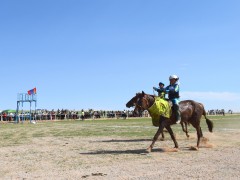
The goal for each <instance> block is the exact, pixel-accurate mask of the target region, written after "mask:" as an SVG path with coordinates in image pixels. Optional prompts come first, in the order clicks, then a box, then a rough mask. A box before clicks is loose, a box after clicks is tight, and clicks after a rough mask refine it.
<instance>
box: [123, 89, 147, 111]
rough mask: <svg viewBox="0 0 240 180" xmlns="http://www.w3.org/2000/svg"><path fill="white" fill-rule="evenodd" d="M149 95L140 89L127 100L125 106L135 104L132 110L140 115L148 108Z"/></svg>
mask: <svg viewBox="0 0 240 180" xmlns="http://www.w3.org/2000/svg"><path fill="white" fill-rule="evenodd" d="M149 97H150V95H147V94H145V92H144V91H142V92H141V93H137V94H136V96H134V97H133V98H132V99H131V100H130V101H128V103H127V104H126V106H127V107H128V108H130V107H133V106H135V108H134V111H133V112H134V113H135V114H137V115H140V114H141V113H142V112H143V111H144V110H147V109H148V108H149Z"/></svg>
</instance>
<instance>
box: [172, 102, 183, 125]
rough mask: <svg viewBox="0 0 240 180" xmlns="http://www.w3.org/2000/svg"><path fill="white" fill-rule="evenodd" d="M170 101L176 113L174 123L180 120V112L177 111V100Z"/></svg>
mask: <svg viewBox="0 0 240 180" xmlns="http://www.w3.org/2000/svg"><path fill="white" fill-rule="evenodd" d="M172 102H173V112H174V114H175V115H176V124H179V123H180V122H181V114H180V111H179V104H178V100H176V99H174V100H173V101H172Z"/></svg>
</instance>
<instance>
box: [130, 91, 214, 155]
mask: <svg viewBox="0 0 240 180" xmlns="http://www.w3.org/2000/svg"><path fill="white" fill-rule="evenodd" d="M154 103H155V97H154V96H153V95H149V94H146V93H145V92H144V91H142V93H137V94H136V96H134V97H133V98H132V99H131V100H130V101H128V102H127V104H126V107H128V108H130V107H133V106H135V110H137V111H144V110H148V111H149V108H150V107H151V106H152V105H153V104H154ZM179 110H180V112H181V122H182V123H189V124H191V125H192V126H193V127H194V128H195V129H196V131H197V146H196V148H195V149H199V144H200V138H202V137H203V133H202V129H201V127H200V120H201V117H202V115H204V117H205V119H206V123H207V126H208V130H209V131H210V132H212V130H213V122H212V121H211V120H210V119H208V118H207V117H206V111H205V109H204V106H203V104H201V103H198V102H196V101H193V100H184V101H181V102H180V103H179ZM173 124H176V118H175V114H174V113H171V116H170V117H169V118H167V117H164V116H160V118H159V127H158V130H157V132H156V133H155V135H154V137H153V140H152V143H151V145H150V146H149V147H148V148H147V151H148V152H151V151H152V149H153V146H154V144H155V142H156V141H157V139H158V137H159V135H160V134H161V133H163V129H164V128H166V129H167V131H168V132H169V134H170V136H171V138H172V140H173V142H174V148H176V149H178V143H177V141H176V138H175V136H174V133H173V131H172V128H171V125H173Z"/></svg>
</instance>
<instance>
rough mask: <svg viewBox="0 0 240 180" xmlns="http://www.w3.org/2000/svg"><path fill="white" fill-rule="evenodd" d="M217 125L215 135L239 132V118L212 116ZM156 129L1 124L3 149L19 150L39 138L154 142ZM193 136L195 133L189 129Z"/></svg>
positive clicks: (118, 122) (134, 122)
mask: <svg viewBox="0 0 240 180" xmlns="http://www.w3.org/2000/svg"><path fill="white" fill-rule="evenodd" d="M209 118H210V119H211V120H212V121H213V123H214V129H213V131H214V132H221V131H223V132H224V131H231V130H233V129H240V115H226V116H209ZM201 127H202V129H203V132H205V131H208V128H207V126H206V122H205V119H202V120H201ZM172 128H173V131H174V132H175V133H176V132H177V133H179V134H183V132H182V130H181V126H180V125H173V126H172ZM156 130H157V128H156V127H153V126H152V124H151V119H150V118H132V119H126V120H123V119H100V120H99V119H98V120H85V121H81V120H62V121H41V122H37V124H30V123H29V122H24V123H19V124H13V123H2V124H0V139H1V141H0V146H1V147H4V146H5V147H6V146H17V145H20V144H24V143H29V142H30V141H31V140H32V139H33V138H38V137H64V138H71V137H101V136H103V137H105V136H108V137H112V138H114V137H126V138H152V137H153V135H154V133H155V132H156ZM189 131H190V132H195V129H194V128H193V127H191V126H190V127H189Z"/></svg>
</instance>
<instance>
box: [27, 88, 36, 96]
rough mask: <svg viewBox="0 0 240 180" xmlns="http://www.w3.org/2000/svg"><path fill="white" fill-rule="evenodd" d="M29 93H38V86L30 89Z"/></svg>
mask: <svg viewBox="0 0 240 180" xmlns="http://www.w3.org/2000/svg"><path fill="white" fill-rule="evenodd" d="M28 94H29V95H32V94H37V88H33V89H31V90H29V91H28Z"/></svg>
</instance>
